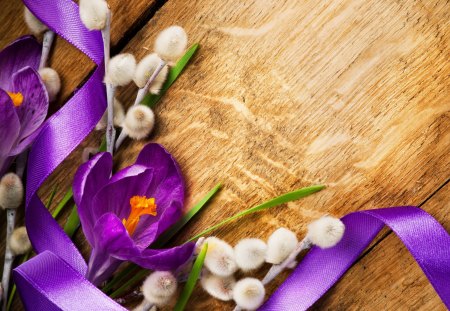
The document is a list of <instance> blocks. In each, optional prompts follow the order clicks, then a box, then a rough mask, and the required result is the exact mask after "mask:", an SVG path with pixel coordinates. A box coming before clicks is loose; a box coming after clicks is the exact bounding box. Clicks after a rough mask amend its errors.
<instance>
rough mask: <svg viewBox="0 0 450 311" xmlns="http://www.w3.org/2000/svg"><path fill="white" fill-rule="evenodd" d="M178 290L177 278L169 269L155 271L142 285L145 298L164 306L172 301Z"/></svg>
mask: <svg viewBox="0 0 450 311" xmlns="http://www.w3.org/2000/svg"><path fill="white" fill-rule="evenodd" d="M176 290H177V279H176V278H175V276H174V275H173V274H172V273H171V272H168V271H155V272H153V273H152V274H150V275H149V276H148V277H147V279H146V280H145V281H144V284H143V285H142V293H143V295H144V297H145V299H146V300H147V301H148V302H150V303H152V304H155V305H158V306H163V305H166V304H168V303H169V302H170V300H171V299H172V298H173V296H174V295H175V293H176Z"/></svg>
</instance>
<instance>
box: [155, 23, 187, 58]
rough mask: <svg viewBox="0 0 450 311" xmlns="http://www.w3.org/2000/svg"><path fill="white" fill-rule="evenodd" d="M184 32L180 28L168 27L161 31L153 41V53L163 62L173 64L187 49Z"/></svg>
mask: <svg viewBox="0 0 450 311" xmlns="http://www.w3.org/2000/svg"><path fill="white" fill-rule="evenodd" d="M187 42H188V38H187V34H186V31H185V30H184V29H183V28H182V27H180V26H170V27H168V28H166V29H164V30H163V31H161V32H160V33H159V35H158V37H157V38H156V40H155V52H156V53H157V54H158V55H159V56H160V57H161V58H162V59H164V60H165V61H167V62H169V63H174V62H175V61H176V60H177V59H178V58H180V57H181V56H182V55H183V53H184V51H185V50H186V47H187Z"/></svg>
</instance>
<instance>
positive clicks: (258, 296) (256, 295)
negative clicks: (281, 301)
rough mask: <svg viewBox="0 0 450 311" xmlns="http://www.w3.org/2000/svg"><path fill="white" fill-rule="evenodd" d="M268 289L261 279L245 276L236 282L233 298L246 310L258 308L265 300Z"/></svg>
mask: <svg viewBox="0 0 450 311" xmlns="http://www.w3.org/2000/svg"><path fill="white" fill-rule="evenodd" d="M265 294H266V291H265V289H264V285H263V284H262V283H261V281H260V280H258V279H255V278H245V279H242V280H240V281H238V282H237V283H236V285H235V286H234V288H233V299H234V301H235V302H236V304H237V305H238V306H239V307H240V308H242V309H246V310H256V309H258V308H259V307H260V306H261V305H262V303H263V301H264V295H265Z"/></svg>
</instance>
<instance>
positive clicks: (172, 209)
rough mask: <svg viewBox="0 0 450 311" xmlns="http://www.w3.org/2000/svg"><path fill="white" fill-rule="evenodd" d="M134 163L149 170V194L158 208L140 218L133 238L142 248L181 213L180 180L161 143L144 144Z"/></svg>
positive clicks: (182, 188) (181, 194) (176, 166)
mask: <svg viewBox="0 0 450 311" xmlns="http://www.w3.org/2000/svg"><path fill="white" fill-rule="evenodd" d="M136 164H139V165H145V166H146V167H149V168H152V169H153V180H152V185H151V186H150V188H149V193H151V196H152V197H154V198H155V199H156V205H157V211H158V215H157V216H155V217H148V216H145V217H142V219H141V222H140V223H139V225H138V227H137V229H136V232H135V235H134V237H133V238H134V240H135V241H136V243H137V244H138V246H139V247H143V248H145V247H147V246H149V245H150V244H151V243H152V242H153V241H154V240H155V239H156V238H157V237H158V236H159V234H161V233H162V232H163V231H164V230H166V229H167V228H169V227H170V226H171V225H172V224H174V223H175V222H176V221H177V220H178V218H179V217H180V216H181V213H182V208H183V203H184V182H183V177H182V175H181V171H180V169H179V167H178V164H177V163H176V161H175V159H174V158H173V157H172V155H171V154H170V153H169V152H168V151H167V150H165V149H164V148H163V147H162V146H161V145H158V144H148V145H147V146H145V147H144V148H143V149H142V151H141V153H140V154H139V156H138V159H137V160H136Z"/></svg>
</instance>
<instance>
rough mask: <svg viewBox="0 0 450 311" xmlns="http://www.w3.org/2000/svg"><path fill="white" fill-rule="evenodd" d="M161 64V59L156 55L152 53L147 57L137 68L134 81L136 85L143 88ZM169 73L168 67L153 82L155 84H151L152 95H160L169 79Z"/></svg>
mask: <svg viewBox="0 0 450 311" xmlns="http://www.w3.org/2000/svg"><path fill="white" fill-rule="evenodd" d="M160 63H161V58H160V57H159V56H158V54H156V53H152V54H149V55H147V56H145V57H144V58H143V59H142V60H141V61H140V62H139V63H138V64H137V66H136V71H135V74H134V79H133V80H134V83H136V85H137V86H138V87H139V88H143V87H144V86H145V84H146V83H147V81H148V79H149V78H150V77H151V76H152V74H153V72H155V70H156V68H157V67H158V66H159V64H160ZM168 73H169V66H167V65H166V66H164V67H163V69H162V70H161V71H160V73H159V74H158V75H157V76H156V78H155V80H153V82H152V83H151V84H150V93H152V94H159V93H160V91H161V89H162V87H163V85H164V82H165V81H166V79H167V74H168Z"/></svg>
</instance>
